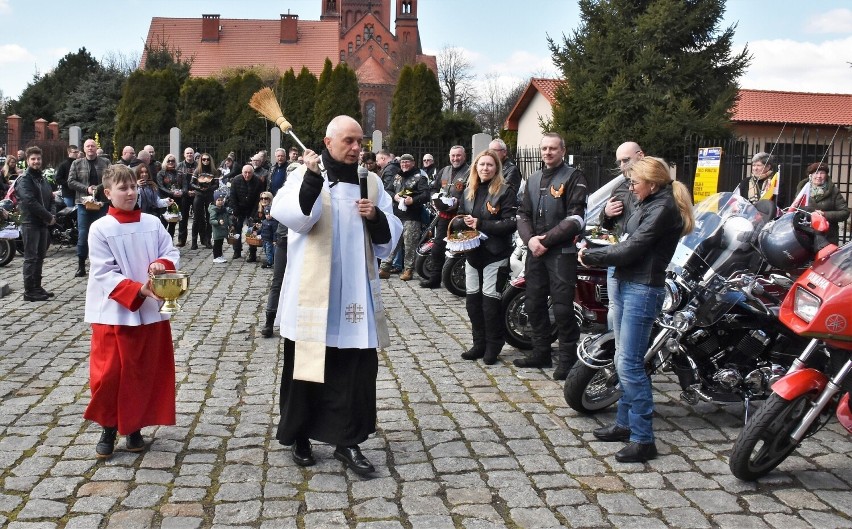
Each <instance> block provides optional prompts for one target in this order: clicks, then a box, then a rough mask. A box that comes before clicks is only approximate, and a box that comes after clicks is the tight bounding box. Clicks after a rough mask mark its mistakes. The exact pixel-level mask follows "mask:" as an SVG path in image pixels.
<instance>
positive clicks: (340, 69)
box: [314, 62, 361, 135]
mask: <svg viewBox="0 0 852 529" xmlns="http://www.w3.org/2000/svg"><path fill="white" fill-rule="evenodd" d="M324 74H325V71H323V75H324ZM321 84H322V76H320V81H319V85H321ZM319 85H317V100H316V103H315V104H314V127H316V129H317V132H321V133H322V134H323V135H325V129H326V127H327V126H328V123H329V122H330V121H331V120H332V119H333V118H335V117H336V116H340V115H347V116H350V117H351V118H353V119H355V121H358V122H360V121H361V103H360V100H359V99H358V78H357V77H356V76H355V70H353V69H352V68H350V67H349V65H348V64H346V63H345V62H341V63H339V64H338V65H337V66H335V67H334V70H333V71H332V72H331V75H330V76H329V78H328V83H327V84H326V85H325V87H324V88H323V90H322V92H320V89H319ZM321 123H322V124H323V125H320V124H321Z"/></svg>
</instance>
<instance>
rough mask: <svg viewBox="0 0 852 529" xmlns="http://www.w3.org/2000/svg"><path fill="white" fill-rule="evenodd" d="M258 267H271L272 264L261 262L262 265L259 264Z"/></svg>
mask: <svg viewBox="0 0 852 529" xmlns="http://www.w3.org/2000/svg"><path fill="white" fill-rule="evenodd" d="M260 267H261V268H272V265H271V264H269V263H263V264H262V265H260Z"/></svg>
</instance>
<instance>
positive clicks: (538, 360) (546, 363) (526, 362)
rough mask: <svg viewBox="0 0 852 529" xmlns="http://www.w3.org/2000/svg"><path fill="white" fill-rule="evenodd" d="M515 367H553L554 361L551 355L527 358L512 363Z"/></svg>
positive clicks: (517, 359)
mask: <svg viewBox="0 0 852 529" xmlns="http://www.w3.org/2000/svg"><path fill="white" fill-rule="evenodd" d="M512 363H513V364H515V367H553V360H551V358H550V353H548V354H547V356H542V357H539V356H527V357H524V358H516V359H515V360H513V361H512Z"/></svg>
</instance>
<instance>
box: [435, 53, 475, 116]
mask: <svg viewBox="0 0 852 529" xmlns="http://www.w3.org/2000/svg"><path fill="white" fill-rule="evenodd" d="M437 59H438V83H439V84H440V85H441V97H442V98H443V100H444V108H445V109H446V110H449V111H450V112H460V111H462V110H465V109H467V108H469V107H470V104H471V103H472V102H473V96H474V94H473V79H474V75H473V73H472V67H471V65H470V62H469V61H468V60H467V58H466V57H465V56H464V50H462V49H461V48H457V47H455V46H450V45H445V46H444V47H443V48H441V51H440V52H438V58H437Z"/></svg>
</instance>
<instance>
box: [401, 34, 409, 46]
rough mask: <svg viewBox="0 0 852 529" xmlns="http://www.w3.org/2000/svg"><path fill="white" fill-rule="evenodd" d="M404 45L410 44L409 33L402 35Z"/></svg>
mask: <svg viewBox="0 0 852 529" xmlns="http://www.w3.org/2000/svg"><path fill="white" fill-rule="evenodd" d="M402 43H403V44H408V32H407V31H406V32H405V33H403V34H402Z"/></svg>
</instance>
